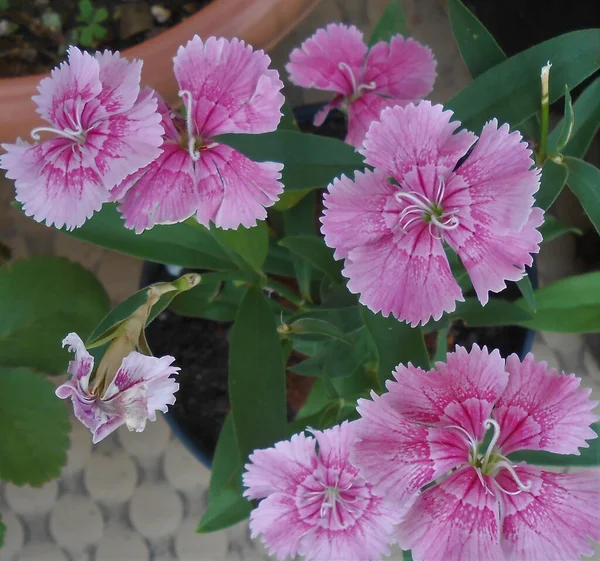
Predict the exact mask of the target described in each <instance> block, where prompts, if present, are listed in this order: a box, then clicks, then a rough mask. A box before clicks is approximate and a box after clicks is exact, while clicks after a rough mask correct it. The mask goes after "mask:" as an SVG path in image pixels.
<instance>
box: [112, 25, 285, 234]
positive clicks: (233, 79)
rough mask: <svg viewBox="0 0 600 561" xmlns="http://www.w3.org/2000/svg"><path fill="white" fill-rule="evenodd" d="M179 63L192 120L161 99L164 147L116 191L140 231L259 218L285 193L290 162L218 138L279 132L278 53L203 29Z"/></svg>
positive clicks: (130, 222) (184, 49)
mask: <svg viewBox="0 0 600 561" xmlns="http://www.w3.org/2000/svg"><path fill="white" fill-rule="evenodd" d="M174 62H175V77H176V78H177V82H178V83H179V87H180V90H181V91H180V92H179V95H180V97H181V99H182V100H183V102H184V104H185V108H186V118H185V120H184V119H183V118H181V117H180V116H178V115H175V114H174V113H172V112H171V110H170V108H169V107H168V106H167V105H166V103H164V102H162V103H160V106H161V107H160V111H161V113H162V118H163V127H164V129H165V143H164V145H163V153H162V154H161V156H160V157H159V158H158V159H157V160H156V161H154V162H153V163H152V164H151V165H149V166H148V167H146V168H145V169H143V170H140V171H139V172H138V173H135V174H133V175H132V176H131V177H129V178H128V179H127V180H126V181H125V182H124V183H123V184H122V185H121V186H120V187H119V189H118V190H117V191H116V192H115V194H114V195H113V197H112V200H117V199H120V198H121V197H123V196H124V198H123V199H122V201H121V206H120V211H121V213H122V214H123V217H124V218H125V225H126V226H127V227H128V228H133V229H135V231H136V232H137V233H140V232H142V231H143V230H145V229H147V228H152V226H154V225H155V224H172V223H175V222H181V221H183V220H185V219H187V218H189V217H190V216H192V215H193V214H194V213H196V218H197V219H198V222H200V223H201V224H203V225H205V226H207V227H208V226H209V222H213V223H214V224H215V225H216V226H220V227H221V228H224V229H230V228H234V229H235V228H238V227H239V226H240V225H242V226H245V227H246V228H249V227H252V226H255V225H256V221H257V220H263V219H264V218H266V216H267V212H266V210H265V208H266V207H269V206H271V205H273V204H274V203H275V202H276V201H277V200H278V198H279V195H280V193H281V192H282V190H283V186H282V185H281V183H280V182H279V179H280V178H281V174H280V173H279V172H280V171H281V169H282V167H283V166H282V165H281V164H279V163H274V162H254V161H252V160H250V159H249V158H247V157H246V156H244V155H243V154H242V153H241V152H238V151H237V150H233V149H232V148H230V147H229V146H226V145H224V144H219V143H217V142H215V141H214V140H213V139H214V137H215V136H217V135H220V134H225V133H250V134H260V133H265V132H270V131H273V130H275V129H276V128H277V125H278V124H279V120H280V119H281V112H280V108H281V106H282V105H283V101H284V100H283V95H282V94H281V92H280V90H281V88H282V87H283V84H282V82H281V80H279V74H278V73H277V71H276V70H270V69H269V63H270V59H269V57H268V56H267V55H266V54H264V53H263V52H262V51H253V50H252V47H250V46H249V45H245V44H244V42H243V41H239V40H237V39H233V40H232V41H228V40H226V39H223V38H221V39H216V38H215V37H210V38H209V39H208V40H207V41H206V42H205V43H203V42H202V40H201V39H200V38H199V37H198V36H195V37H194V38H193V39H192V40H191V41H189V42H188V43H187V45H186V46H185V47H180V48H179V51H178V52H177V56H176V57H175V58H174Z"/></svg>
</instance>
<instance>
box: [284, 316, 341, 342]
mask: <svg viewBox="0 0 600 561" xmlns="http://www.w3.org/2000/svg"><path fill="white" fill-rule="evenodd" d="M287 327H288V330H289V331H285V332H284V333H290V334H291V335H321V336H324V337H330V338H332V339H338V340H340V341H344V342H346V343H350V341H349V339H348V337H346V335H345V334H344V333H343V331H342V330H341V329H340V328H339V327H337V326H335V325H333V324H332V323H329V322H327V321H323V320H321V319H315V318H301V319H297V320H296V321H294V322H292V323H290V324H289V325H288V326H287Z"/></svg>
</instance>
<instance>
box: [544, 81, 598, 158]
mask: <svg viewBox="0 0 600 561" xmlns="http://www.w3.org/2000/svg"><path fill="white" fill-rule="evenodd" d="M573 111H574V114H575V123H574V126H573V132H572V134H571V139H570V140H569V142H568V143H567V145H566V146H565V147H564V148H563V150H562V153H563V154H564V155H565V156H571V157H573V158H583V157H584V156H585V155H586V153H587V151H588V148H589V146H590V144H591V142H592V140H593V139H594V137H595V136H596V133H597V132H598V127H600V78H596V79H595V80H594V81H593V82H592V83H591V84H590V85H589V86H588V87H587V88H586V89H585V90H583V92H582V93H581V94H580V96H579V97H578V98H577V101H576V102H575V106H574V107H573ZM563 121H564V119H563ZM563 121H561V122H560V123H559V124H558V125H557V126H556V127H555V129H554V130H553V131H552V132H551V133H550V135H549V137H548V152H549V153H550V154H551V153H552V152H555V151H556V150H557V145H558V137H559V135H560V132H561V130H562V127H563Z"/></svg>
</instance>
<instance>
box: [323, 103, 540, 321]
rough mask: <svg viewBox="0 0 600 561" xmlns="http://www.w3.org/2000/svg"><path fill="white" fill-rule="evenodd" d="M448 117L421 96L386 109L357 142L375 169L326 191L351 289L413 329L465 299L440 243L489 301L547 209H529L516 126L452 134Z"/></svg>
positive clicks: (529, 178) (331, 241)
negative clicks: (416, 102)
mask: <svg viewBox="0 0 600 561" xmlns="http://www.w3.org/2000/svg"><path fill="white" fill-rule="evenodd" d="M451 116H452V112H451V111H444V110H443V108H442V106H441V105H434V106H432V105H431V103H429V102H428V101H422V102H421V103H419V105H416V106H415V105H413V104H410V105H408V106H407V107H394V108H390V109H384V110H383V112H382V113H381V121H377V122H374V123H373V124H372V125H371V127H370V129H369V132H368V133H367V137H366V139H365V143H364V148H363V153H364V155H365V161H366V162H367V163H368V164H370V165H372V166H374V167H375V171H366V172H364V173H361V172H357V173H356V174H355V176H354V180H351V179H349V178H347V177H345V176H342V177H341V178H340V179H336V180H334V182H333V183H332V184H331V185H329V187H328V193H326V194H325V199H324V204H325V207H326V210H325V211H324V215H323V217H322V218H321V222H322V224H323V226H322V228H321V230H322V232H323V234H324V235H325V243H326V244H327V245H328V246H329V247H332V248H334V249H335V254H334V255H335V258H336V259H345V260H346V261H345V268H344V270H343V274H344V275H345V276H346V277H348V278H349V279H350V280H349V282H348V289H349V290H350V291H351V292H353V293H359V294H360V301H361V303H363V304H364V305H366V306H367V307H368V308H369V309H370V310H372V311H374V312H379V311H381V312H382V314H383V315H384V316H388V315H389V314H390V313H392V314H393V315H394V316H396V317H397V318H398V319H400V320H405V321H407V322H409V323H411V324H412V325H413V326H414V325H418V324H419V323H420V322H422V323H426V322H427V321H429V319H430V318H431V317H432V316H433V318H434V319H436V320H437V319H439V318H440V317H441V316H442V314H443V313H444V312H452V311H453V310H454V309H455V307H456V301H457V300H460V301H462V300H463V296H462V291H461V289H460V287H459V286H458V283H457V282H456V280H455V278H454V276H453V275H452V272H451V270H450V265H449V262H448V259H447V257H446V254H445V252H444V247H443V242H446V243H447V244H448V245H449V246H450V247H451V248H452V249H453V250H454V251H456V253H457V254H458V256H459V257H460V259H461V261H462V263H463V265H464V266H465V268H466V269H467V272H468V273H469V276H470V278H471V281H472V283H473V287H474V289H475V292H476V294H477V297H478V298H479V300H480V302H481V303H482V304H483V305H485V304H486V303H487V301H488V293H489V292H490V291H492V292H499V291H501V290H502V289H504V288H505V287H506V284H505V281H506V280H510V281H517V280H519V279H521V278H522V277H523V276H524V275H525V270H524V268H525V265H531V264H532V262H533V258H532V257H531V255H530V254H532V253H537V252H538V251H539V244H540V242H541V240H542V236H541V235H540V233H539V232H538V231H537V230H536V228H537V227H538V226H540V225H541V224H542V222H543V211H542V210H541V209H540V208H532V207H533V203H534V198H533V194H534V193H535V192H536V191H537V190H538V188H539V175H540V172H539V170H538V169H536V168H535V167H533V160H532V159H531V151H530V150H529V148H528V147H527V144H526V143H525V142H523V141H522V137H521V135H520V134H519V133H518V132H512V133H510V132H509V128H508V125H503V126H502V127H500V128H498V123H497V121H496V120H495V119H494V120H492V121H490V122H488V123H487V124H486V125H485V126H484V127H483V130H482V132H481V136H480V137H479V138H477V137H476V136H475V135H474V134H473V133H471V132H468V131H466V130H461V131H460V132H458V133H456V134H454V131H455V130H456V129H457V128H458V127H459V126H460V123H459V122H456V121H453V122H450V117H451ZM475 141H477V143H476V144H475V147H474V148H473V150H472V151H471V153H470V154H469V155H468V156H467V157H466V158H465V160H464V161H463V162H462V163H460V164H459V160H460V159H461V158H462V157H463V156H465V155H466V154H467V152H468V151H469V149H470V148H471V146H472V145H473V144H474V143H475ZM390 176H391V179H392V180H393V182H392V181H390Z"/></svg>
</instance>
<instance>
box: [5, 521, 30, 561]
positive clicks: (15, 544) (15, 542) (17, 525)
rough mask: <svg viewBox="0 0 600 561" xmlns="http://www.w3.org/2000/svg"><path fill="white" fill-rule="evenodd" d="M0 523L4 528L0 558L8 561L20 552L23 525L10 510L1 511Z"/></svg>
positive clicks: (23, 536) (23, 537)
mask: <svg viewBox="0 0 600 561" xmlns="http://www.w3.org/2000/svg"><path fill="white" fill-rule="evenodd" d="M2 522H4V525H5V526H6V533H5V534H4V546H3V547H2V549H1V550H0V558H1V559H3V560H4V559H5V558H6V559H7V560H10V559H13V558H14V556H15V555H16V554H17V553H18V552H19V551H21V549H22V547H23V542H24V540H25V533H24V531H23V524H22V523H21V521H20V520H19V519H18V518H17V517H16V516H15V515H14V514H13V513H12V512H11V511H10V510H8V511H7V510H3V512H2Z"/></svg>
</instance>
